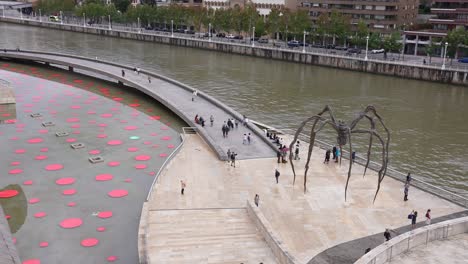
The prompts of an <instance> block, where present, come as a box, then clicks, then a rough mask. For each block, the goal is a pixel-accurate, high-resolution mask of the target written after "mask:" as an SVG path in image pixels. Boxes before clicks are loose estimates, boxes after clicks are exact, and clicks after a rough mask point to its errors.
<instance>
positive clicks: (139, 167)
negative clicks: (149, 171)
mask: <svg viewBox="0 0 468 264" xmlns="http://www.w3.org/2000/svg"><path fill="white" fill-rule="evenodd" d="M146 167H147V166H146V164H137V165H135V169H138V170H141V169H146Z"/></svg>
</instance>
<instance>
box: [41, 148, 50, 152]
mask: <svg viewBox="0 0 468 264" xmlns="http://www.w3.org/2000/svg"><path fill="white" fill-rule="evenodd" d="M47 151H49V149H48V148H41V152H47Z"/></svg>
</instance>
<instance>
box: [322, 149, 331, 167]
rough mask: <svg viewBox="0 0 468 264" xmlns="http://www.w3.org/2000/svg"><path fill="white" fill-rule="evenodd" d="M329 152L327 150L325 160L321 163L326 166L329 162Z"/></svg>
mask: <svg viewBox="0 0 468 264" xmlns="http://www.w3.org/2000/svg"><path fill="white" fill-rule="evenodd" d="M330 152H331V151H330V150H329V149H327V151H326V152H325V160H324V161H323V163H326V164H328V163H329V162H330Z"/></svg>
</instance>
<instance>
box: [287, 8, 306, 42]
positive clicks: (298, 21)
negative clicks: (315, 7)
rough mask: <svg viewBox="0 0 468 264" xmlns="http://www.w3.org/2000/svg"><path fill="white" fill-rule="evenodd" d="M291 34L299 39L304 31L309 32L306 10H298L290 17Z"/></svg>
mask: <svg viewBox="0 0 468 264" xmlns="http://www.w3.org/2000/svg"><path fill="white" fill-rule="evenodd" d="M290 28H291V32H292V33H293V34H294V35H295V37H301V36H302V34H303V32H304V31H310V19H309V14H308V12H307V11H306V10H298V11H297V12H294V13H293V14H292V16H291V27H290Z"/></svg>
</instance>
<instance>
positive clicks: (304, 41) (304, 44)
mask: <svg viewBox="0 0 468 264" xmlns="http://www.w3.org/2000/svg"><path fill="white" fill-rule="evenodd" d="M305 37H306V31H305V30H304V39H303V42H302V53H305V46H306V40H305Z"/></svg>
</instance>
